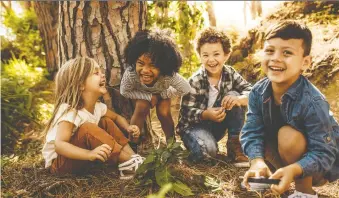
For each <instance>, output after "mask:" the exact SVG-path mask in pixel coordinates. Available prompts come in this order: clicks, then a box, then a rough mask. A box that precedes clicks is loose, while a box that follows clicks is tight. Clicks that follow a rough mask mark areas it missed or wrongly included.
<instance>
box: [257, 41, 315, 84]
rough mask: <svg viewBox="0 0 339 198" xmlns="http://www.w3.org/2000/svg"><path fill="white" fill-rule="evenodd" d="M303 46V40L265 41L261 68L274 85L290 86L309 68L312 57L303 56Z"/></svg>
mask: <svg viewBox="0 0 339 198" xmlns="http://www.w3.org/2000/svg"><path fill="white" fill-rule="evenodd" d="M302 44H303V41H302V40H301V39H288V40H283V39H281V38H272V39H269V40H267V41H265V44H264V53H263V57H262V62H261V67H262V69H263V71H264V72H265V74H266V75H267V77H268V78H269V79H270V80H271V82H272V83H275V84H284V85H287V86H290V85H292V84H293V83H294V82H295V81H296V80H297V79H298V77H299V75H300V74H301V72H302V71H303V70H305V69H307V68H308V66H309V65H310V63H311V57H310V56H304V55H303V54H304V49H303V45H302Z"/></svg>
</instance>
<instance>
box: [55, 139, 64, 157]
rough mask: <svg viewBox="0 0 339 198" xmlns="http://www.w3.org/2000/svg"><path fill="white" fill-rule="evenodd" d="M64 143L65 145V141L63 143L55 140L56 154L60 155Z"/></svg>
mask: <svg viewBox="0 0 339 198" xmlns="http://www.w3.org/2000/svg"><path fill="white" fill-rule="evenodd" d="M62 143H63V141H61V140H55V141H54V147H55V152H56V153H58V154H60V150H61V148H62Z"/></svg>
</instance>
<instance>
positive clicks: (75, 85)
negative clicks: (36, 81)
mask: <svg viewBox="0 0 339 198" xmlns="http://www.w3.org/2000/svg"><path fill="white" fill-rule="evenodd" d="M97 67H99V66H98V64H97V63H96V61H95V60H94V59H92V58H89V57H77V58H74V59H71V60H69V61H67V62H66V63H65V64H63V65H62V66H61V68H60V69H59V71H58V73H57V75H56V77H55V85H56V89H55V107H54V111H53V114H52V117H51V119H50V120H49V121H48V123H47V125H46V128H45V131H44V132H45V133H46V132H47V131H48V130H49V129H50V128H51V127H53V126H52V124H53V121H54V119H55V117H56V114H57V113H58V111H59V108H60V106H61V105H62V104H64V103H65V104H68V105H69V106H68V108H67V109H66V110H65V111H64V112H63V113H62V114H61V115H64V114H65V113H67V112H68V111H70V110H73V109H74V110H75V111H76V112H75V113H76V114H77V112H78V110H79V109H81V108H83V105H84V104H83V100H82V98H81V94H82V89H81V87H82V86H84V84H85V81H86V79H87V78H88V76H89V75H91V74H93V73H94V71H95V68H97ZM60 117H61V116H60ZM54 123H57V122H54Z"/></svg>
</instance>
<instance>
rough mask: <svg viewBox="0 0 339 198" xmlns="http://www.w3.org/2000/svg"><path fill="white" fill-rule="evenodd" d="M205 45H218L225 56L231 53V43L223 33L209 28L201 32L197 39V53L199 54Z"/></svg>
mask: <svg viewBox="0 0 339 198" xmlns="http://www.w3.org/2000/svg"><path fill="white" fill-rule="evenodd" d="M205 43H220V44H221V45H222V48H223V50H224V53H225V54H228V53H230V52H231V42H230V39H229V38H228V36H227V35H226V33H225V32H224V31H221V30H217V29H216V28H213V27H209V28H206V29H205V30H203V31H202V32H201V33H200V35H199V37H198V39H197V48H196V50H197V52H198V53H199V54H200V48H201V46H203V45H204V44H205Z"/></svg>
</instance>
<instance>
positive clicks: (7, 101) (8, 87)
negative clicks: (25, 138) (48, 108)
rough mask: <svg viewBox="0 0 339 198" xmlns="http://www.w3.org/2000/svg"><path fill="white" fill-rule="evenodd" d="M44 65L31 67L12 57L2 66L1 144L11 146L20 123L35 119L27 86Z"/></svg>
mask: <svg viewBox="0 0 339 198" xmlns="http://www.w3.org/2000/svg"><path fill="white" fill-rule="evenodd" d="M42 76H43V69H41V68H33V67H30V66H28V65H27V63H26V62H25V61H24V60H20V59H15V58H14V59H12V60H10V61H8V63H2V68H1V139H2V147H9V146H10V147H12V146H13V144H15V141H16V140H17V139H18V138H20V135H21V132H20V130H21V129H22V127H23V123H29V122H30V121H36V122H37V121H38V119H37V118H38V115H39V114H38V113H37V111H38V110H37V109H36V108H33V106H32V102H33V98H34V97H35V95H36V94H34V93H33V92H32V91H31V90H30V89H31V88H32V87H33V86H34V85H35V84H36V83H37V82H39V81H40V80H41V79H42Z"/></svg>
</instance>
